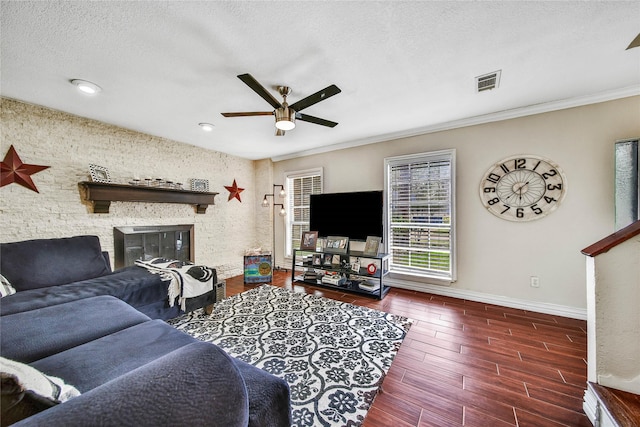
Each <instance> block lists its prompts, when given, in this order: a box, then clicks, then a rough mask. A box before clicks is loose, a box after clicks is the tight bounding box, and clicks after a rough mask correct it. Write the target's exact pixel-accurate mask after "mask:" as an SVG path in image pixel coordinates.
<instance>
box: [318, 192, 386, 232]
mask: <svg viewBox="0 0 640 427" xmlns="http://www.w3.org/2000/svg"><path fill="white" fill-rule="evenodd" d="M382 205H383V198H382V191H359V192H353V193H325V194H312V195H311V198H310V206H309V207H310V218H309V229H310V230H311V231H317V232H318V236H320V237H327V236H346V237H348V238H349V239H351V240H362V241H365V240H367V236H378V237H383V238H384V236H383V234H382V221H383V216H382Z"/></svg>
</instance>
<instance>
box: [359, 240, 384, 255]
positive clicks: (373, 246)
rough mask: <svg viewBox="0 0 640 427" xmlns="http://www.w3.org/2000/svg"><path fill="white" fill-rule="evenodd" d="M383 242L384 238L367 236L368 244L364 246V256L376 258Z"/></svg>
mask: <svg viewBox="0 0 640 427" xmlns="http://www.w3.org/2000/svg"><path fill="white" fill-rule="evenodd" d="M381 241H382V237H377V236H367V242H366V243H365V245H364V251H363V252H362V254H363V255H365V256H366V255H368V256H376V255H378V251H379V250H380V242H381Z"/></svg>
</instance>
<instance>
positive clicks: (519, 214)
mask: <svg viewBox="0 0 640 427" xmlns="http://www.w3.org/2000/svg"><path fill="white" fill-rule="evenodd" d="M516 217H518V218H524V208H517V209H516Z"/></svg>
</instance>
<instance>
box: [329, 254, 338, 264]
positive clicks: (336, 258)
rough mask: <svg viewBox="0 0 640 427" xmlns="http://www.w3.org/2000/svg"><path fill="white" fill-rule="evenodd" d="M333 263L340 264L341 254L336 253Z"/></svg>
mask: <svg viewBox="0 0 640 427" xmlns="http://www.w3.org/2000/svg"><path fill="white" fill-rule="evenodd" d="M331 265H340V255H338V254H336V255H334V256H333V258H332V259H331Z"/></svg>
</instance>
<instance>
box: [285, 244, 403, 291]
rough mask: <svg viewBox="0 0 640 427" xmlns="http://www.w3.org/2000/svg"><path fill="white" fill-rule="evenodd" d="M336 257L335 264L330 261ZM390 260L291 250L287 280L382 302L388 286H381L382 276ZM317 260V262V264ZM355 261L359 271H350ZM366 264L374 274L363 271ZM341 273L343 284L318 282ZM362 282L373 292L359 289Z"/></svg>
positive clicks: (387, 270) (385, 272)
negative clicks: (344, 278)
mask: <svg viewBox="0 0 640 427" xmlns="http://www.w3.org/2000/svg"><path fill="white" fill-rule="evenodd" d="M336 257H338V259H339V260H340V262H339V263H338V264H336V263H335V262H333V261H334V258H336ZM390 257H391V256H390V255H389V254H378V255H376V256H372V255H366V256H365V255H363V254H362V252H350V253H348V254H333V253H328V252H316V251H306V250H300V249H294V250H293V263H292V267H293V268H292V269H291V281H292V282H301V283H307V284H309V285H313V286H320V287H324V288H330V289H340V290H342V291H346V292H352V293H356V294H360V295H366V296H369V297H374V298H378V299H382V298H384V296H385V295H386V294H387V293H388V292H389V287H388V286H385V284H384V277H385V276H386V275H387V274H388V273H389V259H390ZM314 260H315V262H314ZM318 260H320V261H319V263H318ZM336 260H337V259H336ZM358 260H359V261H360V269H359V270H358V271H354V270H352V268H351V266H353V264H354V263H356V262H357V261H358ZM369 264H374V265H376V271H375V273H369V271H368V270H367V267H368V266H369ZM342 274H344V275H345V276H348V278H347V279H346V281H345V283H344V284H331V283H326V282H323V280H322V278H323V277H324V276H328V275H342ZM363 282H364V283H366V284H369V285H370V286H373V287H374V290H366V289H362V288H361V287H360V284H361V283H363Z"/></svg>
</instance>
